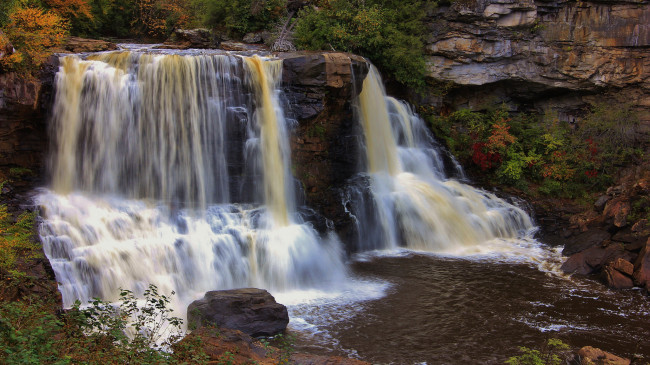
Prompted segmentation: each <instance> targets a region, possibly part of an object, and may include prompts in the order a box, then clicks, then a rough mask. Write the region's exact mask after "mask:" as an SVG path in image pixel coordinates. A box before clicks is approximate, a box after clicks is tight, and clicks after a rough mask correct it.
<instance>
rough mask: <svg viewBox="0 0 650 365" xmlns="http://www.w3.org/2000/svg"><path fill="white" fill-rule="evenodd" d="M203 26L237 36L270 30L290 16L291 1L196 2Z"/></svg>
mask: <svg viewBox="0 0 650 365" xmlns="http://www.w3.org/2000/svg"><path fill="white" fill-rule="evenodd" d="M194 7H195V8H196V9H197V10H198V11H199V12H200V14H201V15H202V16H201V18H202V20H203V24H204V25H205V26H207V27H209V28H213V29H219V30H221V31H225V32H226V33H228V34H230V35H234V36H242V35H244V34H246V33H248V32H254V31H258V30H262V29H270V28H271V26H272V25H274V24H275V23H276V22H278V21H279V20H280V19H281V18H282V17H283V16H285V15H286V7H287V0H194Z"/></svg>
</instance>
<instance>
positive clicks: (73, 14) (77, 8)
mask: <svg viewBox="0 0 650 365" xmlns="http://www.w3.org/2000/svg"><path fill="white" fill-rule="evenodd" d="M45 3H46V4H47V5H49V6H50V7H51V8H52V10H53V11H54V12H56V13H57V14H58V15H59V16H61V17H62V18H64V19H73V18H87V19H89V20H90V19H92V18H93V14H92V9H91V8H90V5H89V4H88V2H87V1H86V0H45Z"/></svg>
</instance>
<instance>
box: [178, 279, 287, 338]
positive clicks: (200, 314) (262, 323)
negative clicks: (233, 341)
mask: <svg viewBox="0 0 650 365" xmlns="http://www.w3.org/2000/svg"><path fill="white" fill-rule="evenodd" d="M187 319H188V323H189V324H190V327H192V326H196V327H197V328H198V327H202V326H205V325H214V326H218V327H225V328H231V329H236V330H239V331H242V332H244V333H245V334H247V335H251V336H273V335H276V334H278V333H281V332H283V331H284V330H285V329H286V328H287V324H289V314H288V312H287V307H285V306H284V305H282V304H279V303H277V302H276V301H275V298H273V296H272V295H271V294H269V292H267V291H266V290H263V289H254V288H248V289H234V290H219V291H210V292H207V293H205V296H204V297H203V299H199V300H195V301H194V302H192V303H191V304H190V305H189V307H188V308H187Z"/></svg>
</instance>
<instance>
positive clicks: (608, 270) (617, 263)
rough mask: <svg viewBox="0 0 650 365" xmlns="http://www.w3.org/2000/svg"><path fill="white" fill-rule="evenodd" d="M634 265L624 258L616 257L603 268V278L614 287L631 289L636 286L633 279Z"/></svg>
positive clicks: (608, 284)
mask: <svg viewBox="0 0 650 365" xmlns="http://www.w3.org/2000/svg"><path fill="white" fill-rule="evenodd" d="M633 270H634V265H632V263H631V262H629V261H627V260H624V259H622V258H619V259H616V260H614V261H612V262H610V263H608V264H607V265H605V268H604V269H603V279H604V281H605V284H607V286H609V287H610V288H613V289H630V288H632V287H634V282H633V281H632V277H631V276H632V272H633Z"/></svg>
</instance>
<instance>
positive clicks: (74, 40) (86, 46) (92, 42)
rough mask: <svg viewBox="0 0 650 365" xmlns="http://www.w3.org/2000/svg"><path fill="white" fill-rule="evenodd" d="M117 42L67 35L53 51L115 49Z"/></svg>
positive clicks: (84, 51)
mask: <svg viewBox="0 0 650 365" xmlns="http://www.w3.org/2000/svg"><path fill="white" fill-rule="evenodd" d="M117 48H118V47H117V44H115V43H113V42H108V41H103V40H99V39H88V38H79V37H67V38H66V39H65V40H64V41H63V44H62V45H61V46H59V47H57V48H55V49H53V52H55V53H88V52H104V51H114V50H116V49H117Z"/></svg>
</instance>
